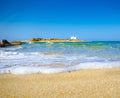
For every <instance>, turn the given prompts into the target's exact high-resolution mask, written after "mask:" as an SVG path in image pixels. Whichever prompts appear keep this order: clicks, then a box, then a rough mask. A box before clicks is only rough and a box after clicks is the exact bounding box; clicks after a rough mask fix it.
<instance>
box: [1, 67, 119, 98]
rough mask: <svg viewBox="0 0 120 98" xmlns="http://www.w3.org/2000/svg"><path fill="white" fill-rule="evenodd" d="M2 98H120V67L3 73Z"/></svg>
mask: <svg viewBox="0 0 120 98" xmlns="http://www.w3.org/2000/svg"><path fill="white" fill-rule="evenodd" d="M0 98H120V68H112V69H92V70H81V71H73V72H66V73H59V74H29V75H11V74H1V75H0Z"/></svg>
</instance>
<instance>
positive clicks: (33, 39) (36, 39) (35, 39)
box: [30, 38, 43, 41]
mask: <svg viewBox="0 0 120 98" xmlns="http://www.w3.org/2000/svg"><path fill="white" fill-rule="evenodd" d="M41 40H43V38H32V39H30V41H41Z"/></svg>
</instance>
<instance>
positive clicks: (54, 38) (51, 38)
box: [50, 38, 62, 40]
mask: <svg viewBox="0 0 120 98" xmlns="http://www.w3.org/2000/svg"><path fill="white" fill-rule="evenodd" d="M50 40H62V39H61V38H50Z"/></svg>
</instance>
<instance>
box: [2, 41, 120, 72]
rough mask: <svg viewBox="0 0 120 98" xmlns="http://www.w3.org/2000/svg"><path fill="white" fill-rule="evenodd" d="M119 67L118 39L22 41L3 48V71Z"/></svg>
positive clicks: (119, 49) (49, 70)
mask: <svg viewBox="0 0 120 98" xmlns="http://www.w3.org/2000/svg"><path fill="white" fill-rule="evenodd" d="M112 67H120V42H119V41H106V42H104V41H93V42H49V43H48V42H23V43H22V45H20V46H10V47H5V48H0V73H15V74H27V73H58V72H66V71H73V70H79V69H89V68H112Z"/></svg>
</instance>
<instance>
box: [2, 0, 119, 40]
mask: <svg viewBox="0 0 120 98" xmlns="http://www.w3.org/2000/svg"><path fill="white" fill-rule="evenodd" d="M119 4H120V1H119V0H0V40H1V39H8V40H25V39H29V38H32V37H42V38H50V37H60V38H70V37H71V36H72V35H75V36H77V37H78V38H79V39H83V40H90V41H91V40H103V41H120V6H119Z"/></svg>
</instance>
